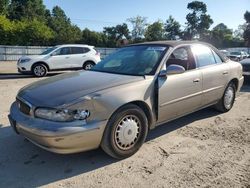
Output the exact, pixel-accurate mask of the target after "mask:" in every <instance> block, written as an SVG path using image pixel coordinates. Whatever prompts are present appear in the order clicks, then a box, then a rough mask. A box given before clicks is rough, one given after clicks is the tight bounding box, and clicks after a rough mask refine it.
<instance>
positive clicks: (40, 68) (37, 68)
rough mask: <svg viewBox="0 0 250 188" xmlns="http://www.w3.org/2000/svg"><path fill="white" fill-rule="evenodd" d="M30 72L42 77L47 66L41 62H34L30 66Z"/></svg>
mask: <svg viewBox="0 0 250 188" xmlns="http://www.w3.org/2000/svg"><path fill="white" fill-rule="evenodd" d="M32 72H33V74H34V75H35V76H36V77H44V76H46V75H47V72H48V70H47V67H46V66H45V65H43V64H41V63H38V64H35V65H34V66H33V68H32Z"/></svg>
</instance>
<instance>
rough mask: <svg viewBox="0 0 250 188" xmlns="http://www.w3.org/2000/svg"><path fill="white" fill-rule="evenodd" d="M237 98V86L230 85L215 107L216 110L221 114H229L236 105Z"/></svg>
mask: <svg viewBox="0 0 250 188" xmlns="http://www.w3.org/2000/svg"><path fill="white" fill-rule="evenodd" d="M235 96H236V86H235V84H234V83H232V82H231V83H229V84H228V86H227V88H226V89H225V91H224V94H223V97H222V98H221V99H220V101H219V102H218V103H217V104H216V105H215V108H216V109H217V110H219V111H221V112H228V111H229V110H231V108H232V107H233V105H234V101H235Z"/></svg>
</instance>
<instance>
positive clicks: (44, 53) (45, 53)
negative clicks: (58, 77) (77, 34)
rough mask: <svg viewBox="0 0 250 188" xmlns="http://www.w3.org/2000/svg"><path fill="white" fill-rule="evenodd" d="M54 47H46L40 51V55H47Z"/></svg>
mask: <svg viewBox="0 0 250 188" xmlns="http://www.w3.org/2000/svg"><path fill="white" fill-rule="evenodd" d="M55 49H56V47H50V48H48V49H46V50H45V51H44V52H43V53H41V54H40V55H47V54H49V53H50V52H52V51H53V50H55Z"/></svg>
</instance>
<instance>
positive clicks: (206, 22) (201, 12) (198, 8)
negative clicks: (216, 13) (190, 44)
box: [184, 1, 213, 39]
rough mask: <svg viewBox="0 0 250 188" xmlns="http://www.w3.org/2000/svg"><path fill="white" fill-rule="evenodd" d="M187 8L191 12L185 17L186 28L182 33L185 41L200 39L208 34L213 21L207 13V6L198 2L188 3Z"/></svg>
mask: <svg viewBox="0 0 250 188" xmlns="http://www.w3.org/2000/svg"><path fill="white" fill-rule="evenodd" d="M187 8H188V9H189V10H191V12H190V13H188V15H187V16H186V19H187V23H186V24H187V28H186V30H185V33H184V38H185V39H193V38H194V37H195V38H196V37H197V38H202V37H203V36H204V35H206V33H207V32H208V29H209V27H210V26H211V25H212V24H213V20H212V19H211V17H210V15H208V14H206V13H207V6H206V4H205V3H203V2H200V1H193V2H191V3H188V6H187Z"/></svg>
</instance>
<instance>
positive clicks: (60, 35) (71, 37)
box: [47, 6, 82, 44]
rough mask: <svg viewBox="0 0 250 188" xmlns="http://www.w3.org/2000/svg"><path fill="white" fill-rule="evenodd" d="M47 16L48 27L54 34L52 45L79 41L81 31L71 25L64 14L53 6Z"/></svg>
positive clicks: (57, 7)
mask: <svg viewBox="0 0 250 188" xmlns="http://www.w3.org/2000/svg"><path fill="white" fill-rule="evenodd" d="M47 16H48V18H47V19H48V26H49V27H50V28H51V29H52V30H53V31H54V32H55V39H54V44H64V43H74V42H77V41H80V40H81V35H82V33H81V30H80V29H79V28H78V27H77V26H76V25H73V24H71V21H70V19H69V18H68V17H67V16H66V14H65V12H64V11H63V10H62V9H61V8H60V7H59V6H55V7H54V8H53V9H52V13H51V15H47Z"/></svg>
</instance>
